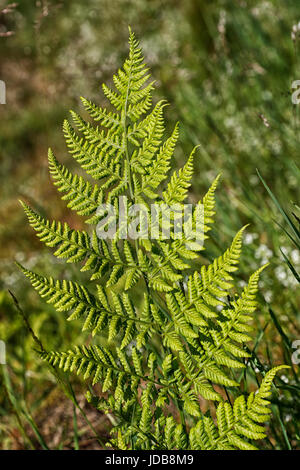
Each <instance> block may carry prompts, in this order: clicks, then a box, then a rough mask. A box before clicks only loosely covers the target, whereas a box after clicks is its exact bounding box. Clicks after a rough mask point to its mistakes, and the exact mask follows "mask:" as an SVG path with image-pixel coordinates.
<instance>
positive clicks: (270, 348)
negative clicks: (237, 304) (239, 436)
mask: <svg viewBox="0 0 300 470" xmlns="http://www.w3.org/2000/svg"><path fill="white" fill-rule="evenodd" d="M6 7H7V2H5V1H3V0H1V1H0V12H1V13H0V57H1V60H0V79H1V80H3V81H4V82H5V83H6V87H7V96H6V105H0V119H1V120H0V158H1V169H0V191H1V206H0V220H1V225H0V238H1V240H0V272H1V281H0V339H1V340H4V341H5V342H6V345H7V367H5V369H4V367H3V366H0V367H3V377H2V383H1V389H0V448H1V447H2V448H28V447H34V448H40V446H42V447H43V446H44V445H45V441H47V439H48V441H47V442H48V444H47V445H48V446H49V447H50V448H57V447H64V448H72V446H73V445H75V447H76V445H78V444H76V442H75V444H74V442H73V440H72V439H71V440H70V433H71V434H72V433H74V422H76V419H77V418H76V416H77V414H76V412H75V411H74V410H75V408H76V405H74V410H73V409H72V407H71V408H70V410H69V411H68V413H67V411H66V410H62V416H63V417H62V416H61V415H59V413H58V415H59V416H58V417H57V421H55V419H54V418H53V419H54V424H53V423H52V424H53V426H54V428H55V429H56V431H57V429H58V428H59V429H61V431H60V434H59V436H60V437H59V438H57V436H55V435H54V434H55V432H54V431H53V432H51V429H52V428H51V425H50V424H49V423H48V424H47V423H46V424H45V423H44V421H45V419H41V416H43V413H45V409H46V410H47V412H46V414H48V415H49V411H50V414H51V413H52V412H53V410H54V409H56V408H57V403H58V402H59V400H62V398H61V396H60V392H59V391H58V390H56V385H55V381H54V379H53V377H52V376H51V373H50V371H48V370H47V369H45V366H44V364H41V363H40V361H39V360H38V359H37V357H36V355H35V353H34V352H33V346H34V344H33V340H32V339H31V337H30V335H28V333H27V331H26V329H25V327H24V324H23V321H22V318H21V316H20V315H19V314H18V312H17V310H16V308H15V306H14V304H13V302H12V300H11V297H10V295H9V294H8V289H10V290H11V291H12V292H13V293H14V295H15V296H16V297H17V299H18V301H19V303H20V306H21V308H22V309H23V311H24V312H25V314H26V316H27V317H28V319H29V321H30V323H31V325H32V327H33V329H34V331H35V332H36V333H37V334H38V335H39V337H40V338H41V339H42V341H43V342H44V344H45V346H46V347H47V348H58V349H59V348H63V347H64V346H66V347H68V346H69V345H70V344H71V343H72V342H73V343H80V342H82V336H79V329H78V328H77V327H76V325H70V324H69V323H67V322H66V321H65V318H64V317H63V316H62V314H57V313H55V312H54V310H53V309H52V308H51V307H49V306H47V305H45V304H42V302H41V301H40V299H39V298H38V296H37V295H36V293H35V292H34V291H33V290H32V289H31V288H30V287H29V285H28V284H27V282H26V281H25V280H24V279H23V277H22V275H20V274H19V272H18V270H17V268H16V267H15V265H14V260H17V261H19V262H21V263H22V264H24V265H25V266H26V267H28V268H33V269H35V270H36V271H37V272H41V273H45V274H46V273H47V272H48V273H49V272H51V274H52V275H53V276H63V275H64V276H66V275H67V273H66V272H65V266H64V265H63V264H62V263H60V262H59V261H57V260H55V259H54V257H52V256H51V253H50V251H49V250H47V249H45V248H44V247H43V246H42V245H41V244H40V243H39V241H38V240H37V239H36V238H35V236H34V234H33V232H32V231H31V230H30V228H29V226H28V224H27V223H26V220H25V216H24V213H23V211H22V209H21V207H20V205H19V203H18V199H20V198H21V199H25V200H26V201H27V202H29V203H30V204H31V205H32V206H33V207H35V208H36V209H38V210H39V212H40V213H42V214H44V215H46V214H47V216H48V217H50V218H60V219H62V220H66V221H67V222H68V223H69V224H70V225H72V226H73V227H74V228H79V227H80V224H81V221H80V220H78V219H76V218H75V217H74V215H73V214H72V213H71V212H70V211H68V210H67V209H66V206H65V205H64V204H63V203H61V201H60V199H59V197H58V195H57V193H56V191H55V189H54V187H53V186H52V184H51V182H50V178H49V175H48V168H47V149H48V147H49V146H51V147H52V148H53V150H54V151H55V153H56V155H57V157H58V158H59V160H61V161H62V162H67V164H68V166H69V167H72V164H73V162H72V160H71V159H70V158H68V157H67V155H66V153H67V152H66V147H65V144H64V141H63V137H62V132H61V125H62V121H63V119H64V118H65V117H66V116H67V113H68V110H69V109H70V108H72V109H75V110H76V111H79V112H80V109H81V106H80V100H79V97H80V96H82V95H83V96H85V97H86V98H89V99H92V100H94V101H96V102H97V103H99V104H101V105H106V102H105V100H104V97H103V95H102V94H101V90H100V84H101V83H102V82H105V81H109V80H111V76H112V73H113V72H114V71H115V70H116V69H117V68H118V67H119V66H120V65H121V63H122V60H123V59H124V57H125V56H126V54H127V39H128V25H129V24H130V25H131V27H132V29H133V30H134V31H135V33H136V35H137V37H138V38H139V39H140V42H141V45H142V48H143V51H144V55H145V59H146V61H147V63H148V64H149V66H150V67H151V70H152V75H153V77H154V78H155V80H156V82H157V91H156V96H155V97H156V99H157V100H158V99H160V98H161V97H165V98H167V100H168V101H169V102H170V104H171V106H169V107H168V108H167V110H166V116H167V120H168V126H169V128H170V129H171V128H172V126H173V125H174V123H175V122H176V121H177V120H179V121H180V122H181V124H180V129H181V132H180V146H179V148H178V150H177V152H176V165H177V166H180V165H182V164H183V162H184V159H185V158H186V156H187V155H188V154H189V152H190V151H191V149H192V147H193V146H194V145H197V144H200V149H199V150H198V158H197V159H196V172H195V176H194V180H193V187H192V194H191V198H192V199H193V200H195V199H199V197H201V196H202V195H203V193H204V192H205V191H206V190H207V189H208V187H209V185H210V183H211V182H212V180H213V179H214V178H215V176H216V175H217V174H218V173H222V180H221V184H220V186H219V189H218V192H217V217H216V224H215V228H214V229H213V231H212V243H211V244H210V245H209V246H208V248H207V252H206V256H207V258H208V259H212V257H213V256H215V255H217V254H220V253H221V252H222V251H224V247H227V246H228V245H229V243H230V241H231V238H232V237H233V236H234V234H235V233H236V232H237V230H238V229H239V228H240V227H241V226H242V225H244V224H246V223H250V226H249V227H248V229H247V234H246V236H245V250H244V255H243V258H242V265H241V271H240V273H239V279H238V286H239V287H242V286H243V285H244V283H245V281H246V280H247V278H248V277H249V275H250V273H251V272H252V271H254V270H255V269H256V268H258V267H259V266H260V265H261V264H263V263H265V262H270V266H269V268H268V269H267V270H266V271H264V275H263V279H262V281H261V295H260V304H261V305H260V309H259V312H258V314H257V315H256V317H255V322H256V324H257V331H258V333H257V338H256V341H255V342H254V346H253V348H254V352H255V354H257V358H256V362H255V361H254V362H255V364H254V363H253V364H252V366H253V368H254V369H255V368H256V369H257V370H256V372H259V371H263V370H264V368H268V367H270V366H271V365H273V364H277V363H279V362H283V361H284V362H289V363H290V361H291V354H292V352H293V350H292V346H291V345H292V342H293V340H295V339H300V330H299V318H300V314H299V307H300V299H299V282H298V279H297V276H296V275H295V273H296V274H297V273H299V267H300V254H299V240H298V245H297V243H296V244H295V243H294V242H295V240H294V241H293V240H291V238H290V237H289V235H287V233H286V232H285V229H287V230H288V231H289V224H288V219H286V218H285V217H284V214H283V213H282V212H281V210H282V209H285V211H286V212H287V214H288V215H289V217H291V219H290V220H293V221H294V223H295V225H296V226H297V227H299V219H297V216H294V215H293V213H294V212H295V211H296V210H297V207H296V206H295V204H297V201H298V202H299V186H300V175H299V168H298V166H297V165H299V155H300V137H299V130H300V116H299V106H297V105H295V104H293V103H292V99H291V94H292V92H293V90H292V83H293V81H294V80H297V79H300V62H299V46H300V24H299V29H298V22H300V4H299V3H298V2H295V1H294V0H286V1H285V2H281V1H279V0H278V1H275V0H274V1H271V0H269V1H267V0H266V1H262V0H252V1H251V0H249V1H247V0H240V1H236V2H233V1H230V0H215V1H209V2H208V1H205V0H187V1H184V2H182V1H178V0H160V1H158V0H151V1H146V0H133V1H126V0H113V1H107V0H85V1H83V0H81V1H80V0H73V1H72V2H64V1H54V0H51V1H50V0H49V1H47V0H40V1H36V2H34V1H29V0H27V1H26V0H23V1H20V2H18V4H17V5H15V6H12V7H11V8H9V9H7V8H6ZM5 8H6V9H5ZM3 10H4V11H3ZM257 169H258V170H259V173H260V175H261V176H262V178H263V179H264V181H265V183H266V185H268V186H269V188H270V190H271V191H272V192H273V194H274V195H275V196H276V198H277V201H278V204H277V205H276V204H275V203H274V201H273V200H272V198H271V196H270V194H269V193H268V192H267V190H266V187H265V186H264V185H263V183H262V181H261V180H260V178H259V176H258V173H257ZM279 204H280V207H281V210H280V208H279ZM298 214H299V213H298ZM278 223H279V224H280V225H281V227H280V226H279V225H278ZM289 233H290V232H289ZM287 261H288V262H289V263H290V266H289V263H288V262H287ZM291 266H292V267H293V269H294V271H293V270H291ZM68 275H70V276H72V277H73V279H74V278H75V279H76V276H77V275H78V273H77V272H76V269H72V268H68ZM298 376H299V366H297V365H293V370H292V371H291V372H290V373H288V374H285V375H284V376H283V377H281V378H280V380H279V382H280V384H281V387H279V388H281V389H282V390H281V391H282V394H281V396H278V397H277V398H276V397H275V399H274V404H273V406H274V414H273V415H274V418H273V421H272V422H271V423H270V431H269V440H268V441H267V442H266V443H265V444H263V445H264V446H265V447H266V448H276V449H286V448H297V447H299V439H300V435H299V428H300V394H299V383H298V382H299V379H298ZM73 386H74V387H75V388H76V389H77V388H78V393H79V396H80V393H81V392H80V383H79V382H78V383H77V382H75V383H74V384H73ZM250 386H251V384H250ZM72 390H73V388H72ZM53 394H54V398H53ZM56 394H57V395H56ZM14 399H15V400H16V403H19V404H21V405H17V404H16V403H15V402H14ZM25 404H26V406H25ZM82 406H83V407H84V406H86V405H85V404H84V405H82ZM24 409H25V410H26V412H25V413H24ZM66 409H67V405H66ZM63 413H67V416H65V415H64V414H63ZM72 413H73V415H72ZM87 413H91V417H90V419H89V421H91V420H93V419H95V422H96V425H95V426H98V428H97V429H96V431H97V432H98V433H100V434H104V435H105V433H106V432H107V428H108V427H109V425H110V423H109V422H105V426H104V424H103V423H102V422H101V420H99V417H98V416H95V415H94V414H93V413H92V411H91V410H87ZM74 417H75V421H74ZM31 419H34V420H35V421H34V425H33V424H32V423H31V422H30V420H31ZM78 419H79V418H78ZM36 421H37V427H40V428H42V430H41V431H38V433H37V432H36V431H35V430H34V426H35V425H36ZM46 421H47V420H46ZM84 423H85V424H84ZM77 424H78V423H77ZM85 425H86V422H83V423H81V422H79V424H78V426H79V427H80V443H81V444H80V447H81V448H83V447H84V448H85V447H86V448H91V447H92V446H93V445H94V444H93V442H95V439H94V441H93V438H92V437H91V436H87V437H86V435H87V434H88V431H86V429H85ZM78 426H77V427H78ZM93 427H94V426H93ZM49 429H50V430H49ZM89 429H90V428H89ZM56 434H57V432H56ZM45 436H46V437H47V439H46V438H45ZM84 439H85V440H86V441H87V443H86V444H84V442H85V441H84Z"/></svg>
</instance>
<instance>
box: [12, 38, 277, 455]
mask: <svg viewBox="0 0 300 470" xmlns="http://www.w3.org/2000/svg"><path fill="white" fill-rule="evenodd" d="M113 81H114V86H115V89H114V90H112V89H111V88H109V87H107V86H106V85H103V92H104V94H105V96H106V97H107V98H108V100H109V101H110V103H111V105H112V106H113V108H114V111H107V110H106V109H105V108H101V107H98V106H97V105H96V104H94V103H93V102H91V101H89V100H87V99H85V98H82V103H83V106H84V108H85V110H86V111H87V113H88V114H89V115H90V116H91V117H92V118H93V120H94V121H96V122H97V123H98V125H97V126H95V125H92V124H90V122H87V121H85V120H84V119H83V118H82V117H80V116H79V115H78V114H77V113H75V112H71V115H72V120H73V124H72V125H71V124H70V123H69V122H68V121H65V122H64V125H63V130H64V135H65V138H66V142H67V146H68V148H69V150H70V153H71V155H72V156H73V157H74V158H75V160H76V161H77V162H78V163H79V164H80V165H81V167H82V168H83V169H84V170H85V172H86V173H87V174H88V175H90V176H91V177H92V178H93V179H94V180H96V181H97V183H95V184H94V183H92V182H91V181H90V180H88V179H86V178H84V177H82V176H78V175H76V174H73V173H71V172H70V171H69V170H68V169H67V168H66V167H65V166H64V165H62V164H60V163H59V162H58V161H57V160H56V158H55V156H54V154H53V153H52V151H51V150H49V168H50V173H51V175H52V178H53V180H54V184H55V185H56V186H57V189H58V190H59V191H60V192H61V193H62V194H63V196H62V199H64V200H66V201H68V207H69V208H70V209H72V210H74V211H76V212H77V213H78V214H79V215H82V216H84V217H86V220H85V222H86V223H87V224H89V226H91V225H92V226H94V227H93V228H92V229H89V230H87V231H84V230H74V229H72V228H71V227H69V225H68V224H67V223H61V222H59V221H49V220H47V219H44V218H43V217H41V216H40V215H39V214H37V213H36V212H35V211H34V210H33V209H31V208H30V207H28V206H27V205H26V204H25V203H22V204H23V207H24V209H25V212H26V214H27V216H28V219H29V223H30V225H31V226H32V227H33V228H34V229H35V231H36V233H37V235H38V237H39V238H40V240H41V241H42V242H44V243H45V244H46V245H47V246H49V247H51V248H54V249H55V252H54V255H55V256H57V257H58V258H63V259H65V260H66V261H67V262H68V263H80V264H81V271H84V272H85V271H89V272H90V281H91V282H90V285H88V286H86V285H81V284H79V283H77V282H73V281H71V280H55V279H53V278H52V277H44V276H42V275H40V274H36V273H34V272H31V271H29V270H28V269H26V268H24V267H22V266H21V269H22V270H23V272H24V274H25V275H26V276H27V277H28V278H29V280H30V281H31V283H32V285H33V287H34V288H35V289H36V290H37V291H38V293H39V294H40V296H41V297H42V298H44V299H45V300H46V301H47V302H48V303H50V304H53V305H54V307H55V308H56V309H57V310H58V311H61V312H68V315H69V316H68V320H75V319H79V318H80V319H82V321H83V330H90V331H91V333H92V335H93V336H95V335H101V336H102V340H101V344H106V346H105V347H104V346H101V347H100V346H98V345H97V344H96V343H97V342H96V340H95V344H94V343H93V344H91V345H88V346H86V345H82V346H80V347H76V348H73V349H70V350H69V351H66V352H59V351H51V352H44V351H43V352H41V353H40V355H41V357H42V358H43V359H44V360H45V361H47V362H48V363H50V364H52V365H53V366H58V367H59V368H61V369H63V370H64V371H65V372H68V371H71V372H74V373H76V374H82V375H83V378H84V380H87V381H90V380H91V381H92V384H93V385H95V384H100V386H101V389H102V394H101V396H100V397H98V396H96V394H92V393H91V392H88V393H87V398H88V400H89V401H90V402H91V403H93V404H94V405H95V406H96V407H97V408H98V409H99V410H102V411H104V412H105V413H106V412H107V413H108V412H109V413H113V414H114V416H115V418H116V425H115V426H114V427H113V429H112V434H111V440H110V441H109V443H108V445H109V446H112V447H115V448H119V449H254V448H255V447H254V446H253V443H252V441H253V440H256V439H261V438H263V437H264V436H265V431H264V427H263V423H264V422H265V421H267V420H268V417H269V412H270V411H269V407H268V405H269V401H268V400H267V399H268V396H269V395H270V389H271V384H272V380H273V378H274V376H275V373H276V372H277V371H278V370H279V369H280V368H281V367H284V366H279V367H275V368H274V369H272V370H271V371H269V372H268V373H267V374H266V375H265V377H264V378H263V381H262V383H261V386H260V388H259V390H258V391H257V392H256V393H255V394H254V393H251V394H250V395H249V396H248V397H246V396H245V395H244V394H242V395H240V396H238V397H237V398H236V399H235V400H234V403H233V405H231V403H230V402H229V401H228V400H227V399H226V397H228V396H229V395H228V393H230V392H233V391H234V389H235V388H236V389H238V387H239V383H238V381H237V378H236V377H238V375H239V374H235V373H234V371H235V370H237V371H239V370H240V371H241V370H242V369H244V368H245V367H246V360H247V358H248V357H249V356H250V353H249V352H248V350H247V349H246V348H245V347H244V343H246V342H248V341H250V340H251V332H252V330H253V327H252V326H251V320H252V316H253V313H254V311H255V308H256V301H255V297H256V293H257V289H258V281H259V275H260V273H261V271H262V269H263V268H260V269H259V270H258V271H257V272H255V273H254V274H253V275H252V276H251V277H250V279H249V282H248V284H247V285H246V287H245V288H244V290H243V292H242V293H241V295H240V296H239V297H237V296H236V297H235V298H234V300H230V301H229V300H228V299H230V297H229V294H230V291H231V289H232V287H233V284H232V281H233V277H232V273H233V272H234V271H235V270H236V269H237V265H238V262H239V258H240V255H241V248H242V237H243V231H244V228H242V229H241V230H240V231H239V232H238V233H237V235H236V236H235V238H234V239H233V241H232V243H231V246H230V247H229V248H228V249H227V250H226V251H225V253H224V254H223V255H222V256H220V257H218V258H217V259H215V260H214V261H213V262H212V263H211V264H209V265H202V266H201V267H199V268H197V266H199V253H200V252H201V251H202V250H203V249H204V247H203V243H200V242H199V240H197V241H196V242H195V241H194V242H191V241H190V240H189V238H188V237H187V236H186V235H185V234H182V236H181V237H177V236H175V235H174V234H173V233H172V234H170V236H169V237H164V236H162V233H159V236H158V237H154V238H151V237H148V236H147V229H145V226H144V223H143V219H142V218H140V219H139V223H138V224H137V225H138V228H139V230H140V235H141V236H140V237H137V238H135V239H132V238H130V237H127V238H126V237H124V236H123V234H122V230H121V228H119V229H118V230H116V232H115V234H114V237H113V238H112V239H108V238H105V237H99V233H98V232H97V227H98V224H99V223H101V221H102V222H103V220H105V217H106V216H107V213H106V211H105V210H104V211H103V210H102V211H101V210H100V211H99V207H100V206H101V207H102V208H103V206H104V208H107V207H108V206H109V205H110V206H112V207H113V208H114V209H115V212H116V214H117V217H119V216H120V210H121V208H120V204H121V202H120V201H121V198H120V197H121V196H122V197H123V202H122V203H123V204H125V209H126V212H127V214H129V215H128V217H129V218H128V219H127V223H128V224H129V225H130V223H132V221H133V216H132V217H131V216H130V210H131V209H132V207H133V205H134V204H142V205H143V207H144V208H146V212H148V215H149V218H150V219H151V217H153V214H151V210H150V208H151V205H152V204H153V203H155V204H157V205H158V207H162V208H163V207H165V205H166V204H167V205H169V206H170V205H172V204H173V205H174V204H177V205H179V207H182V206H183V204H184V201H185V200H186V197H187V193H188V189H189V186H190V181H191V178H192V175H193V159H194V158H195V151H193V152H192V153H191V155H190V157H189V158H188V160H187V162H186V164H185V165H184V167H183V168H182V169H180V170H179V171H178V172H177V171H175V172H174V173H173V174H172V176H171V177H170V179H169V182H168V183H167V184H165V185H164V188H163V190H161V187H162V184H163V183H165V181H166V180H167V178H168V176H167V175H168V171H169V170H170V166H171V158H172V156H173V153H174V149H175V145H176V142H177V139H178V125H177V124H176V126H175V128H174V130H173V132H172V133H171V135H170V136H169V137H168V138H167V139H165V138H164V132H165V127H164V118H163V112H164V108H165V106H166V103H165V101H159V102H158V103H157V104H156V105H155V106H153V107H152V96H151V95H152V90H153V82H151V81H150V75H149V73H148V69H147V68H146V66H145V64H144V59H143V56H142V52H141V49H140V47H139V44H138V42H137V40H136V39H135V36H134V34H133V33H132V32H131V31H130V35H129V57H128V58H127V59H126V60H125V63H124V65H123V68H122V69H120V70H119V71H118V72H117V74H116V75H114V77H113ZM217 183H218V178H216V180H215V181H214V182H213V184H212V186H211V187H210V189H209V190H208V192H207V194H206V195H205V196H204V197H203V199H202V200H201V201H200V202H199V204H197V205H196V206H195V208H194V209H193V213H192V221H194V222H195V220H196V219H197V217H198V215H197V214H198V212H197V210H198V209H199V208H200V207H202V209H203V214H202V215H203V218H202V219H201V220H202V222H201V223H200V226H201V232H202V234H203V239H206V238H208V236H207V234H208V232H209V230H210V225H211V224H212V223H213V216H214V213H215V212H214V206H215V190H216V187H217ZM124 201H125V202H124ZM173 216H174V217H173V218H172V224H173V226H175V224H176V217H175V215H174V214H173ZM141 293H143V295H142V298H141V295H140V294H141ZM103 338H104V339H105V340H104V339H103ZM225 391H226V394H225V393H224V392H225ZM233 395H235V396H237V395H236V394H233ZM201 399H202V400H203V399H204V400H210V401H212V403H211V405H212V408H211V409H213V407H215V412H212V416H210V415H209V414H208V413H203V412H202V411H201V408H200V400H201ZM174 409H175V412H174Z"/></svg>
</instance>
